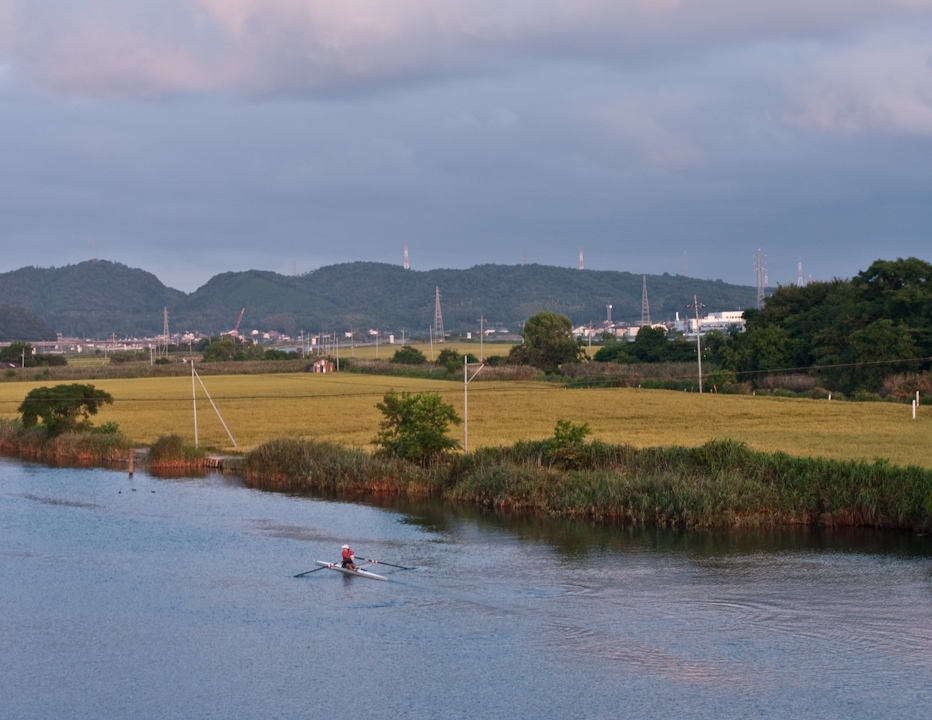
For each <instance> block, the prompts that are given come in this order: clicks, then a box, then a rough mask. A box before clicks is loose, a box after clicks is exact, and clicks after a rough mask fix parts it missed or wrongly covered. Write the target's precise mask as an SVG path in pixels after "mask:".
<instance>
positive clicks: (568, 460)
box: [543, 420, 592, 470]
mask: <svg viewBox="0 0 932 720" xmlns="http://www.w3.org/2000/svg"><path fill="white" fill-rule="evenodd" d="M591 434H592V429H591V428H590V427H589V423H583V424H582V425H574V424H573V423H571V422H570V421H569V420H557V426H556V428H554V431H553V437H552V438H549V439H548V440H545V441H544V444H543V457H544V460H546V461H547V462H548V463H550V464H551V465H556V466H557V467H561V468H563V469H564V470H574V469H578V468H580V467H582V465H583V463H584V462H585V460H586V459H588V455H589V453H588V452H587V448H586V443H585V440H586V436H587V435H591Z"/></svg>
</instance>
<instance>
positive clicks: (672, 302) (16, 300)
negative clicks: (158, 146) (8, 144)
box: [0, 261, 756, 337]
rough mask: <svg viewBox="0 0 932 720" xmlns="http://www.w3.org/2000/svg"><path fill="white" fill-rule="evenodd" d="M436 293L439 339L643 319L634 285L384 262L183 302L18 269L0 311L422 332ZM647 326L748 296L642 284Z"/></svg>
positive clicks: (71, 318) (240, 277)
mask: <svg viewBox="0 0 932 720" xmlns="http://www.w3.org/2000/svg"><path fill="white" fill-rule="evenodd" d="M436 287H439V288H440V296H441V305H442V310H443V322H444V327H445V329H446V330H448V331H450V330H454V331H455V330H473V329H475V327H476V325H477V321H478V318H479V317H480V316H485V318H486V320H487V321H488V322H489V323H490V326H494V325H496V324H498V325H502V326H505V327H508V328H509V329H511V330H513V331H518V330H519V325H520V323H521V322H522V321H524V320H525V319H526V318H528V317H530V316H531V315H533V314H534V313H536V312H539V311H540V310H555V311H557V312H560V313H563V314H565V315H568V316H569V317H570V318H571V319H572V320H573V322H574V323H585V322H590V321H592V322H598V321H600V320H604V319H605V312H606V308H605V306H606V305H607V304H612V305H613V306H614V307H613V309H612V318H613V319H614V320H616V321H617V320H622V321H629V322H630V321H638V320H640V319H641V288H642V284H641V276H640V275H635V274H631V273H623V272H613V271H593V270H574V269H569V268H559V267H549V266H544V265H517V266H515V265H511V266H506V265H479V266H476V267H473V268H470V269H468V270H428V271H423V272H419V271H414V270H404V269H403V268H401V267H398V266H396V265H387V264H382V263H366V262H356V263H346V264H342V265H331V266H328V267H324V268H320V269H319V270H316V271H314V272H312V273H308V274H306V275H302V276H298V277H289V276H285V275H278V274H276V273H271V272H264V271H258V270H250V271H248V272H238V273H223V274H221V275H217V276H215V277H213V278H212V279H211V280H210V281H209V282H207V284H205V285H204V286H203V287H201V288H199V289H198V290H197V291H195V292H194V293H192V294H190V295H186V294H184V293H182V292H180V291H178V290H172V289H171V288H168V287H166V286H165V285H163V284H162V283H161V282H160V281H159V280H158V278H156V277H155V276H154V275H152V274H150V273H147V272H144V271H142V270H134V269H131V268H128V267H126V266H124V265H120V264H118V263H111V262H104V261H100V262H84V263H80V264H78V265H73V266H68V267H65V268H58V269H48V270H46V269H39V268H23V269H22V270H16V271H14V272H10V273H6V274H3V275H0V302H6V303H13V304H18V305H23V306H25V307H27V308H29V309H30V310H32V311H33V312H35V313H36V314H37V315H39V316H40V317H42V318H43V319H44V320H45V321H46V322H47V323H48V324H49V325H51V326H52V327H53V328H54V329H55V330H57V331H58V332H62V333H64V334H66V335H84V336H88V337H105V336H108V335H110V334H111V333H117V334H118V335H120V334H134V335H146V334H149V335H151V334H155V333H158V332H160V331H161V329H162V308H163V307H167V308H168V312H169V319H170V325H171V328H172V330H173V331H184V330H192V331H202V332H210V333H216V332H219V331H222V330H229V329H231V328H232V327H233V325H234V324H235V323H236V319H237V317H238V315H239V312H240V310H241V309H242V308H244V307H245V308H246V314H245V316H244V318H243V324H242V327H243V328H247V329H252V328H259V329H262V330H279V331H281V332H286V333H289V334H294V333H296V332H298V331H299V330H301V329H304V330H307V331H316V330H320V329H332V328H346V329H350V328H355V329H358V330H365V329H368V328H370V327H371V328H382V329H386V330H400V329H401V328H402V327H405V328H409V331H414V332H419V331H425V332H426V329H427V327H428V326H429V325H430V324H431V323H432V322H433V317H434V292H435V288H436ZM647 291H648V296H649V301H650V314H651V319H652V320H654V321H658V320H668V319H672V318H673V317H674V314H675V313H676V312H677V311H679V312H680V313H681V314H682V313H685V312H686V309H685V306H686V305H687V304H688V303H692V302H693V296H694V295H696V296H698V299H699V301H700V302H702V303H705V304H706V305H707V306H708V311H710V312H715V311H720V310H743V309H745V308H748V307H752V306H753V305H754V303H755V299H756V290H755V288H753V287H747V286H740V285H729V284H726V283H723V282H721V281H720V280H718V281H709V280H697V279H694V278H687V277H682V276H679V275H677V276H670V275H666V274H665V275H648V276H647Z"/></svg>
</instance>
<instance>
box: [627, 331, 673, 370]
mask: <svg viewBox="0 0 932 720" xmlns="http://www.w3.org/2000/svg"><path fill="white" fill-rule="evenodd" d="M667 345H668V343H667V330H666V328H662V327H650V326H649V325H645V326H644V327H642V328H641V329H640V330H638V334H637V336H636V337H635V338H634V347H633V348H632V352H631V354H632V355H634V357H636V358H637V359H638V360H640V361H641V362H663V361H665V360H667V359H668V356H669V348H668V347H667Z"/></svg>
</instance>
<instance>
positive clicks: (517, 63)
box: [0, 0, 932, 292]
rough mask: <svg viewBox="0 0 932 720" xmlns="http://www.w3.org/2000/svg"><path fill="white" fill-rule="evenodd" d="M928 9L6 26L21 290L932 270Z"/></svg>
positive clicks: (517, 3) (885, 6) (3, 169)
mask: <svg viewBox="0 0 932 720" xmlns="http://www.w3.org/2000/svg"><path fill="white" fill-rule="evenodd" d="M930 229H932V0H816V1H815V2H813V0H782V2H779V3H775V2H772V0H611V1H608V0H533V1H530V0H494V1H492V0H134V1H133V2H127V1H126V0H43V2H36V1H35V0H0V247H2V253H0V272H7V271H10V270H14V269H17V268H19V267H23V266H27V265H35V266H40V267H49V266H62V265H67V264H71V263H76V262H80V261H82V260H87V259H91V258H94V257H99V258H102V259H108V260H114V261H117V262H121V263H124V264H126V265H129V266H131V267H141V268H143V269H146V270H149V271H151V272H153V273H155V274H156V275H157V276H158V277H159V278H160V279H161V280H162V281H163V282H164V283H166V284H167V285H170V286H172V287H175V288H178V289H181V290H184V291H187V292H190V291H193V290H194V289H196V288H197V287H199V286H200V285H202V284H203V283H204V282H206V281H207V280H208V279H209V278H210V277H212V276H213V275H216V274H218V273H221V272H226V271H239V270H248V269H262V270H272V271H275V272H279V273H282V274H286V275H288V274H292V273H299V274H301V273H305V272H309V271H311V270H314V269H315V268H318V267H321V266H324V265H330V264H334V263H341V262H352V261H357V260H364V261H376V262H389V263H397V264H401V262H402V259H403V246H404V243H408V248H409V253H410V262H411V267H412V268H413V269H415V270H418V269H420V270H426V269H432V268H439V267H447V268H466V267H471V266H473V265H478V264H484V263H499V264H519V263H522V262H532V263H542V264H548V265H559V266H565V267H577V266H578V263H579V249H580V247H582V249H583V253H584V259H585V267H586V268H587V269H593V270H622V271H628V272H635V273H664V272H668V273H670V274H688V275H690V276H693V277H700V278H708V279H721V280H724V281H726V282H731V283H739V284H744V285H753V284H755V282H756V276H755V273H754V261H753V256H754V254H755V252H756V250H757V248H758V247H760V248H761V250H762V252H763V254H764V257H765V261H766V265H767V274H768V279H769V284H770V285H772V286H773V285H776V284H780V283H782V284H788V283H794V282H796V279H797V263H798V261H799V259H800V258H801V259H802V268H803V274H804V277H805V278H806V279H809V277H810V276H811V277H812V279H815V280H827V279H830V278H832V277H851V276H852V275H854V274H856V273H857V272H859V271H860V270H863V269H865V268H866V267H867V266H868V265H869V264H870V263H871V262H873V261H874V260H876V259H878V258H885V259H893V258H896V257H907V256H916V257H920V258H922V259H924V260H927V261H932V252H930V251H929V248H930V242H929V241H930Z"/></svg>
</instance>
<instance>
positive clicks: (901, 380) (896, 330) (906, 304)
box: [594, 258, 932, 395]
mask: <svg viewBox="0 0 932 720" xmlns="http://www.w3.org/2000/svg"><path fill="white" fill-rule="evenodd" d="M744 317H745V320H746V321H747V326H746V329H745V331H744V332H733V333H731V334H729V335H727V336H726V335H725V334H723V333H721V332H711V333H709V334H708V335H706V336H704V337H703V338H702V345H703V361H704V362H714V363H715V364H716V365H717V366H720V367H721V368H723V369H725V370H728V371H731V372H733V373H734V374H735V376H736V378H737V379H738V380H739V381H744V382H746V383H752V384H753V385H755V386H757V387H769V386H772V385H774V384H775V383H777V384H779V383H781V382H782V383H784V384H791V385H795V386H797V387H798V388H799V389H808V390H812V389H813V388H816V387H821V388H828V389H829V390H836V391H841V392H844V393H858V392H860V393H865V392H866V393H877V392H882V393H883V394H885V395H889V394H896V395H904V394H909V393H910V392H915V391H916V390H922V391H928V390H932V376H930V375H929V373H928V370H929V368H930V359H932V265H930V264H929V263H926V262H923V261H922V260H918V259H916V258H907V259H905V260H904V259H897V260H894V261H886V260H878V261H876V262H875V263H873V264H872V265H871V266H870V267H869V268H868V269H867V270H864V271H863V272H861V273H859V274H858V275H857V276H855V277H854V278H853V279H851V280H839V279H834V280H831V281H829V282H813V283H809V284H808V285H805V286H802V287H798V286H796V285H789V286H784V287H780V288H779V289H778V290H777V291H776V292H775V293H774V294H773V295H771V296H770V297H768V298H767V299H766V301H765V303H764V307H763V309H761V310H756V309H752V310H746V311H745V312H744ZM594 359H595V360H597V361H602V362H612V361H614V362H621V363H630V362H676V361H688V360H692V361H695V360H696V346H695V342H690V343H687V342H685V339H684V338H682V337H677V338H674V339H673V340H672V342H671V341H670V339H669V338H668V337H665V333H664V331H663V330H661V329H655V328H641V330H640V331H639V332H638V335H637V339H636V340H635V342H634V343H625V342H622V343H614V342H611V340H610V341H609V342H608V343H607V344H605V345H604V346H603V347H602V348H600V349H599V351H598V352H597V353H596V355H595V358H594ZM802 378H809V380H810V381H809V382H806V381H805V380H804V379H802Z"/></svg>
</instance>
